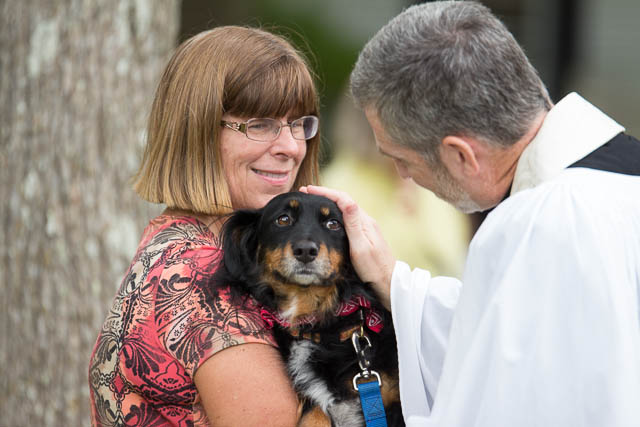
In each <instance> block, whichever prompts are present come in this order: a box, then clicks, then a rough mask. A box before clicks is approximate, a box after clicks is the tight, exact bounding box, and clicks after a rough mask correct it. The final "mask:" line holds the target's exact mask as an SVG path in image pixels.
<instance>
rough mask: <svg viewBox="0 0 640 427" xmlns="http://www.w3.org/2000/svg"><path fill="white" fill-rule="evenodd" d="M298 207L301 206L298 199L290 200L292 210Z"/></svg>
mask: <svg viewBox="0 0 640 427" xmlns="http://www.w3.org/2000/svg"><path fill="white" fill-rule="evenodd" d="M298 206H300V201H299V200H298V199H291V200H289V207H290V208H292V209H296V208H297V207H298Z"/></svg>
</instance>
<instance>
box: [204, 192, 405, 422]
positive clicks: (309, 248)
mask: <svg viewBox="0 0 640 427" xmlns="http://www.w3.org/2000/svg"><path fill="white" fill-rule="evenodd" d="M222 239H223V240H222V241H223V243H222V245H223V250H224V257H223V259H222V260H221V263H220V266H219V268H218V270H217V272H216V275H215V277H214V285H215V286H229V285H230V286H231V289H232V293H233V295H234V297H235V298H237V300H238V301H242V300H243V297H244V298H246V296H247V295H251V296H253V298H254V299H255V300H257V301H258V303H259V304H260V305H261V307H262V313H261V314H262V318H263V320H264V322H265V325H267V327H270V328H273V332H274V336H275V338H276V341H277V343H278V347H279V350H280V352H281V353H282V356H283V358H284V360H285V363H286V365H287V369H288V372H289V374H290V376H291V380H292V383H293V385H294V387H295V388H296V391H297V393H298V395H299V396H300V397H301V401H303V402H304V408H303V410H302V411H303V412H302V418H301V421H300V424H299V425H314V426H316V425H318V426H320V425H327V426H329V425H334V426H358V425H365V422H364V418H363V411H362V409H361V406H360V399H359V396H358V393H357V392H356V391H355V388H354V385H355V386H356V387H357V386H358V385H359V384H361V381H365V382H366V381H371V380H374V379H378V374H379V377H380V380H381V383H382V384H381V391H382V397H383V401H384V406H385V409H386V416H387V421H388V425H391V426H397V425H399V426H402V425H404V422H403V420H402V413H401V408H400V400H399V393H398V379H397V378H398V376H397V372H398V361H397V353H396V341H395V335H394V331H393V324H392V321H391V316H390V314H389V312H388V311H387V310H385V309H384V307H383V306H382V305H381V304H380V303H379V302H377V300H376V299H375V297H374V295H373V293H372V291H371V290H370V288H369V287H368V286H367V284H365V283H363V282H362V281H360V280H359V279H358V277H357V275H356V274H355V272H354V270H353V267H352V266H351V264H350V261H349V246H348V241H347V237H346V233H345V231H344V229H343V227H342V214H341V212H340V210H339V209H338V207H337V206H336V204H335V203H333V202H332V201H330V200H328V199H326V198H324V197H320V196H313V195H309V194H304V193H286V194H282V195H279V196H277V197H275V198H274V199H272V200H271V201H270V202H269V203H268V204H267V205H266V206H265V207H264V208H263V209H259V210H252V211H248V210H245V211H238V212H235V213H234V214H233V215H231V217H230V218H229V220H228V221H227V222H226V224H225V226H224V229H223V233H222ZM356 347H357V349H358V350H359V356H358V354H357V353H356ZM373 371H375V373H373ZM363 377H364V379H363ZM354 378H355V379H354Z"/></svg>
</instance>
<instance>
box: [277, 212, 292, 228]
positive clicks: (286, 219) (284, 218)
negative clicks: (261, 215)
mask: <svg viewBox="0 0 640 427" xmlns="http://www.w3.org/2000/svg"><path fill="white" fill-rule="evenodd" d="M291 223H292V220H291V217H290V216H289V215H280V216H279V217H278V219H276V224H278V225H279V226H281V227H285V226H287V225H291Z"/></svg>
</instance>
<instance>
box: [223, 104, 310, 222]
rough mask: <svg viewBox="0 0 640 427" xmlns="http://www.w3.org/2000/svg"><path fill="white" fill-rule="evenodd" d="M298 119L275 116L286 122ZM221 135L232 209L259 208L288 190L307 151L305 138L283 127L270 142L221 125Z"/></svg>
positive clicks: (230, 118)
mask: <svg viewBox="0 0 640 427" xmlns="http://www.w3.org/2000/svg"><path fill="white" fill-rule="evenodd" d="M297 118H298V117H278V118H276V119H277V120H280V122H281V123H287V121H288V120H295V119H297ZM222 120H224V121H227V122H237V123H242V122H245V121H246V120H247V119H246V118H240V117H237V116H232V115H228V114H225V115H224V116H223V117H222ZM220 138H221V139H220V151H221V153H222V167H223V169H224V175H225V178H226V180H227V185H228V186H229V193H230V195H231V204H232V207H233V209H234V210H237V209H259V208H262V207H264V205H266V204H267V202H268V201H269V200H271V199H272V198H273V197H274V196H277V195H278V194H281V193H286V192H287V191H290V190H291V189H292V187H293V183H294V181H295V180H296V176H297V175H298V169H299V168H300V163H302V160H303V159H304V156H305V155H306V154H307V141H305V140H299V139H294V138H293V136H291V129H290V128H289V127H283V128H282V129H281V130H280V135H278V138H277V139H275V140H274V141H271V142H261V141H253V140H251V139H248V138H247V137H246V135H245V134H244V133H242V132H238V131H235V130H233V129H230V128H227V127H223V128H222V132H221V134H220Z"/></svg>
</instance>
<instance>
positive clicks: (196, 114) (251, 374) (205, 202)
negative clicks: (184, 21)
mask: <svg viewBox="0 0 640 427" xmlns="http://www.w3.org/2000/svg"><path fill="white" fill-rule="evenodd" d="M317 114H318V100H317V93H316V90H315V88H314V83H313V78H312V76H311V74H310V72H309V70H308V67H307V65H306V64H305V62H304V60H303V59H302V58H301V56H300V55H299V53H298V52H296V51H295V50H294V49H293V48H292V46H291V45H290V44H289V43H288V42H286V41H285V40H283V39H282V38H281V37H279V36H275V35H273V34H270V33H268V32H265V31H262V30H258V29H252V28H241V27H220V28H216V29H214V30H211V31H206V32H203V33H201V34H198V35H196V36H194V37H193V38H191V39H189V40H187V41H185V42H184V43H183V44H182V45H181V46H180V47H179V48H178V49H177V51H176V52H175V54H174V55H173V57H172V58H171V60H170V61H169V64H168V65H167V68H166V70H165V72H164V74H163V76H162V79H161V81H160V83H159V86H158V90H157V93H156V96H155V100H154V103H153V106H152V110H151V115H150V119H149V128H148V140H147V147H146V150H145V153H144V158H143V160H142V165H141V167H140V170H139V172H138V174H137V177H136V182H135V186H134V188H135V190H136V191H137V192H138V194H139V195H140V196H141V197H142V198H143V199H145V200H148V201H150V202H153V203H164V204H166V205H167V209H166V210H165V211H164V212H163V214H162V215H160V216H159V217H157V218H155V219H153V220H152V221H151V222H150V224H149V226H148V227H147V228H146V229H145V231H144V234H143V236H142V239H141V242H140V245H139V247H138V250H137V253H136V255H135V257H134V258H133V261H132V263H131V266H130V268H129V270H128V271H127V273H126V275H125V278H124V280H123V282H122V285H121V287H120V289H119V291H118V293H117V295H116V297H115V300H114V302H113V305H112V307H111V310H110V311H109V314H108V316H107V319H106V321H105V323H104V325H103V327H102V330H101V332H100V335H99V336H98V339H97V342H96V345H95V348H94V351H93V355H92V357H91V362H90V366H89V383H90V392H91V405H92V411H91V412H92V422H93V424H94V425H123V424H124V425H145V426H146V425H154V426H155V425H245V426H246V425H256V424H260V425H262V426H267V425H274V426H276V425H277V426H285V425H294V424H295V422H296V410H297V400H296V396H295V393H294V391H293V390H292V388H291V385H290V384H289V380H288V378H287V375H286V372H285V370H284V367H283V364H282V362H281V361H280V358H279V355H278V352H277V349H276V348H275V347H274V345H275V344H274V341H273V338H272V336H271V335H270V334H269V332H268V331H267V330H265V329H264V328H263V324H262V322H261V320H260V317H259V315H257V313H256V312H255V310H251V307H252V305H251V302H249V303H248V304H246V305H244V306H242V307H238V306H233V305H232V304H230V303H229V301H228V294H227V293H225V292H224V291H221V292H214V291H213V290H211V289H210V288H209V287H207V282H208V278H209V277H210V275H211V274H212V272H213V271H214V270H215V266H216V260H217V258H218V256H219V255H220V254H219V250H218V239H217V236H218V232H219V230H220V226H221V222H222V218H223V216H224V215H225V214H226V213H229V212H231V211H233V210H236V209H247V208H260V207H262V206H264V205H265V204H266V203H267V202H268V201H269V200H270V199H271V198H272V197H273V196H275V195H277V194H280V193H284V192H287V191H289V190H291V189H292V188H298V187H299V186H301V185H305V184H311V183H315V182H316V181H317V176H318V151H319V143H320V138H319V135H318V134H317V125H318V119H317ZM238 344H242V345H238ZM222 350H224V351H222Z"/></svg>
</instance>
